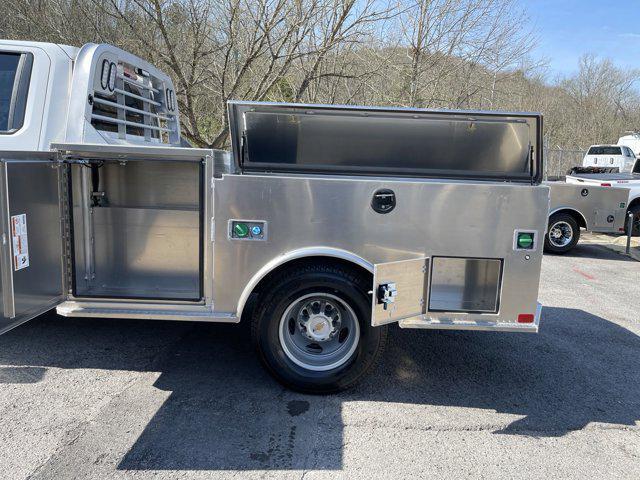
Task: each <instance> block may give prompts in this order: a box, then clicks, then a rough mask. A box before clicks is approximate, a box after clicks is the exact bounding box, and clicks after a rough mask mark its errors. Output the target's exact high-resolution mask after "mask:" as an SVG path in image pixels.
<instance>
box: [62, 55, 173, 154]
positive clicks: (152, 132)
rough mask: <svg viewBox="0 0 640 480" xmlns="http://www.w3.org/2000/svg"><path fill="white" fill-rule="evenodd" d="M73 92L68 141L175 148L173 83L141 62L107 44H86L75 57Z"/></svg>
mask: <svg viewBox="0 0 640 480" xmlns="http://www.w3.org/2000/svg"><path fill="white" fill-rule="evenodd" d="M72 91H73V96H72V99H71V103H70V110H71V114H70V116H69V125H68V128H67V131H68V136H67V139H66V140H67V141H69V142H73V143H100V142H101V141H102V140H99V138H100V137H101V138H102V139H103V140H104V141H106V142H107V143H117V144H143V145H145V144H146V145H149V144H151V145H157V146H163V145H164V146H179V145H180V124H179V113H178V106H177V102H176V97H175V90H174V87H173V83H172V81H171V79H170V78H169V77H168V76H167V75H166V74H164V73H163V72H162V71H160V70H158V69H157V68H156V67H154V66H153V65H151V64H149V63H147V62H146V61H144V60H142V59H140V58H138V57H136V56H134V55H131V54H129V53H127V52H125V51H123V50H120V49H118V48H115V47H113V46H111V45H95V44H87V45H85V46H83V47H82V48H81V49H80V52H79V53H78V56H77V59H76V64H75V67H74V74H73V83H72ZM80 119H82V121H83V122H88V123H90V125H91V127H93V128H84V127H83V126H81V125H80V124H78V120H80ZM91 132H93V134H92V133H91ZM96 132H97V135H96Z"/></svg>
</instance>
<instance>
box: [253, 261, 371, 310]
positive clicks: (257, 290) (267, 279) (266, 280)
mask: <svg viewBox="0 0 640 480" xmlns="http://www.w3.org/2000/svg"><path fill="white" fill-rule="evenodd" d="M318 264H322V265H331V266H339V267H342V268H348V269H351V270H354V271H357V272H360V273H361V274H362V275H364V276H366V277H367V278H369V279H370V280H371V282H372V284H373V273H371V272H370V271H369V270H367V269H366V268H364V267H363V266H361V265H358V264H357V263H353V262H350V261H349V260H344V259H342V258H338V257H330V256H325V255H316V256H310V257H302V258H295V259H292V260H289V261H288V262H285V263H283V264H282V265H278V266H277V267H276V268H274V269H273V270H271V271H270V272H269V273H267V274H266V275H265V276H264V277H263V278H262V279H260V281H259V282H258V284H257V285H256V286H255V287H254V288H253V290H252V291H251V294H250V295H249V298H248V299H247V302H246V304H245V307H244V309H243V310H242V317H241V321H244V320H247V319H249V318H250V317H251V315H252V314H253V309H254V307H255V306H256V304H257V301H258V299H259V297H260V294H261V293H262V292H263V291H264V289H265V288H267V287H268V285H269V284H270V283H271V281H272V280H273V278H275V277H277V276H279V275H280V274H281V273H282V272H284V271H286V270H289V269H293V268H297V267H304V266H307V265H318Z"/></svg>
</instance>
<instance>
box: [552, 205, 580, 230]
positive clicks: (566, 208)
mask: <svg viewBox="0 0 640 480" xmlns="http://www.w3.org/2000/svg"><path fill="white" fill-rule="evenodd" d="M562 210H569V211H570V212H574V213H577V214H578V215H580V218H582V221H583V222H584V225H585V229H586V230H590V228H589V222H587V219H586V217H585V216H584V215H583V214H582V212H580V211H579V210H576V209H575V208H573V207H557V208H554V209H553V210H552V211H550V212H549V215H548V216H547V225H548V224H549V219H550V218H551V215H553V214H555V213H558V212H560V211H562ZM578 226H580V225H578Z"/></svg>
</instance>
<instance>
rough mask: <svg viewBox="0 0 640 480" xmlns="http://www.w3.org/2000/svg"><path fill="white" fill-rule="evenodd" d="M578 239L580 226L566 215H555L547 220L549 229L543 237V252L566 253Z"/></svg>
mask: <svg viewBox="0 0 640 480" xmlns="http://www.w3.org/2000/svg"><path fill="white" fill-rule="evenodd" d="M579 239H580V226H579V225H578V222H576V219H575V218H574V217H573V216H571V215H569V214H568V213H555V214H553V215H551V217H550V218H549V228H548V229H547V235H546V236H545V237H544V250H545V252H550V253H559V254H562V253H567V252H568V251H569V250H571V249H572V248H573V247H575V246H576V244H577V243H578V240H579Z"/></svg>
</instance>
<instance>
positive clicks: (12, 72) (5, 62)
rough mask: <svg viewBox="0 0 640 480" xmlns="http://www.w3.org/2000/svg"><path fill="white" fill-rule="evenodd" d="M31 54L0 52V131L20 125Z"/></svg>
mask: <svg viewBox="0 0 640 480" xmlns="http://www.w3.org/2000/svg"><path fill="white" fill-rule="evenodd" d="M32 58H33V57H32V56H31V54H20V53H8V52H2V53H0V132H12V131H15V130H18V129H19V128H20V127H22V124H23V123H24V111H25V107H26V104H27V93H28V90H29V79H30V77H31V65H32V63H33V61H32Z"/></svg>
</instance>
